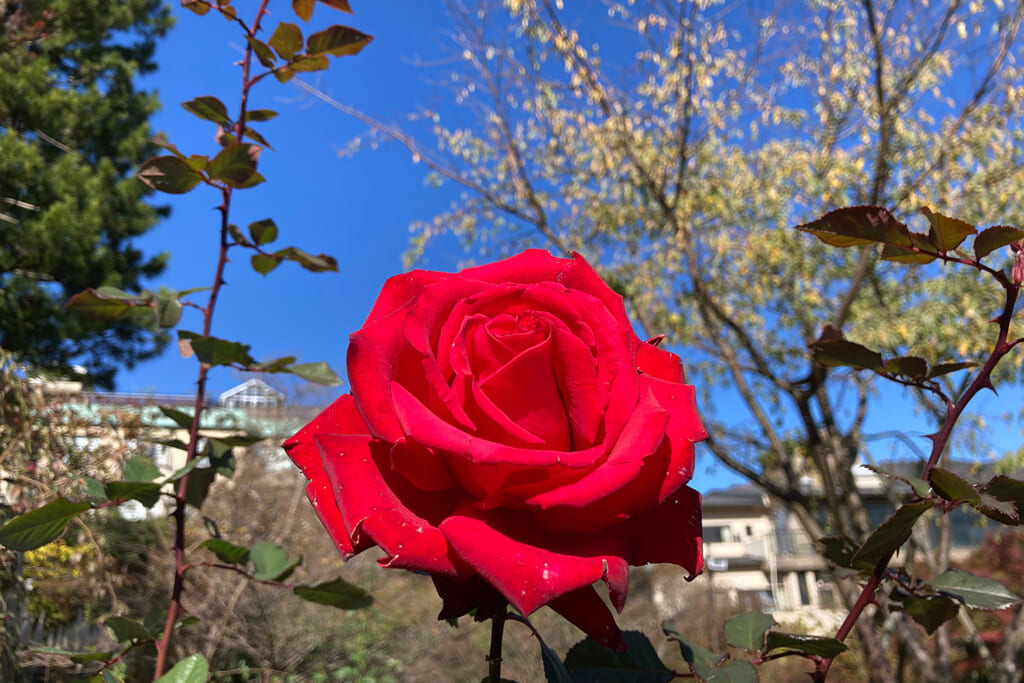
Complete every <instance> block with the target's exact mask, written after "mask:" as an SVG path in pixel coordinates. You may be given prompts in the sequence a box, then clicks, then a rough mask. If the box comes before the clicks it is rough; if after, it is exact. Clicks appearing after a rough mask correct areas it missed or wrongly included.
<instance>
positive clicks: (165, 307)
mask: <svg viewBox="0 0 1024 683" xmlns="http://www.w3.org/2000/svg"><path fill="white" fill-rule="evenodd" d="M153 309H154V311H155V312H156V324H157V325H158V326H160V327H174V326H175V325H177V324H178V322H179V321H180V320H181V313H182V306H181V302H180V301H178V293H177V292H174V291H171V290H168V289H161V290H160V293H159V294H157V296H156V301H155V302H154V305H153Z"/></svg>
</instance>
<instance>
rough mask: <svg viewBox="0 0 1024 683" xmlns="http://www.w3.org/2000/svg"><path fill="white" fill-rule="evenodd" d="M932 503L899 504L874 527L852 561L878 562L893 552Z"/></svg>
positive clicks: (904, 540) (904, 541) (908, 535)
mask: <svg viewBox="0 0 1024 683" xmlns="http://www.w3.org/2000/svg"><path fill="white" fill-rule="evenodd" d="M932 506H933V505H932V503H931V502H929V501H922V502H920V503H906V504H904V505H902V506H900V509H899V510H897V511H896V514H894V515H893V516H892V517H890V518H889V519H887V520H886V521H884V522H882V524H881V525H880V526H879V527H878V528H877V529H875V530H874V531H873V532H872V533H871V535H870V536H868V539H867V540H866V541H864V545H862V546H861V548H860V550H858V551H857V553H856V554H855V555H854V556H853V560H852V561H853V562H854V563H856V562H858V561H865V562H878V561H879V560H881V559H882V558H883V557H886V556H888V555H890V554H891V553H893V552H895V551H896V549H897V548H899V547H900V546H901V545H903V544H904V543H906V542H907V539H908V538H910V532H911V530H913V528H914V523H915V522H917V520H918V518H919V517H920V516H921V515H923V514H924V513H925V512H927V511H928V510H930V509H931V508H932Z"/></svg>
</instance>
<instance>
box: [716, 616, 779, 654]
mask: <svg viewBox="0 0 1024 683" xmlns="http://www.w3.org/2000/svg"><path fill="white" fill-rule="evenodd" d="M774 625H775V620H774V619H772V617H771V615H770V614H764V613H763V612H747V613H746V614H740V615H739V616H735V617H733V618H732V619H729V620H728V621H727V622H725V639H726V640H727V641H729V644H730V645H732V646H734V647H740V648H743V649H744V650H748V651H750V652H757V651H759V650H760V649H761V647H762V646H763V645H764V634H765V632H766V631H767V630H768V629H770V628H771V627H772V626H774Z"/></svg>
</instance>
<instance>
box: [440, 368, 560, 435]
mask: <svg viewBox="0 0 1024 683" xmlns="http://www.w3.org/2000/svg"><path fill="white" fill-rule="evenodd" d="M456 381H457V382H459V383H460V384H462V385H469V390H468V391H466V392H465V393H464V396H465V398H464V399H463V401H464V407H465V410H466V413H467V414H468V415H469V416H470V419H472V420H473V422H474V423H475V424H476V425H478V427H477V429H476V431H475V434H476V435H477V436H479V437H481V438H483V439H488V440H490V441H496V442H498V443H505V444H508V445H510V446H517V447H523V448H535V447H537V446H543V445H544V440H543V439H541V438H540V437H539V436H536V435H534V434H531V433H530V432H528V431H527V430H526V429H525V428H523V427H522V426H521V425H519V424H517V423H516V422H515V421H514V420H513V419H512V418H510V417H509V416H508V415H506V414H505V412H504V411H503V410H502V409H501V408H499V407H498V406H496V405H495V404H494V401H492V400H491V399H490V397H489V396H487V394H485V393H484V392H483V390H481V389H480V385H479V384H477V383H476V382H474V381H473V380H472V379H471V378H469V377H459V378H457V379H456Z"/></svg>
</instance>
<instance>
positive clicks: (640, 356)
mask: <svg viewBox="0 0 1024 683" xmlns="http://www.w3.org/2000/svg"><path fill="white" fill-rule="evenodd" d="M636 369H637V370H639V371H640V372H642V373H644V374H645V375H652V376H654V377H657V378H658V379H663V380H665V381H666V382H676V383H679V384H682V383H683V382H685V381H686V375H685V373H684V372H683V361H681V360H680V359H679V356H677V355H676V354H674V353H672V352H670V351H666V350H664V349H662V348H659V347H657V346H655V345H654V344H652V343H651V342H650V341H646V342H644V343H643V344H641V345H640V346H639V347H637V352H636Z"/></svg>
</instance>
